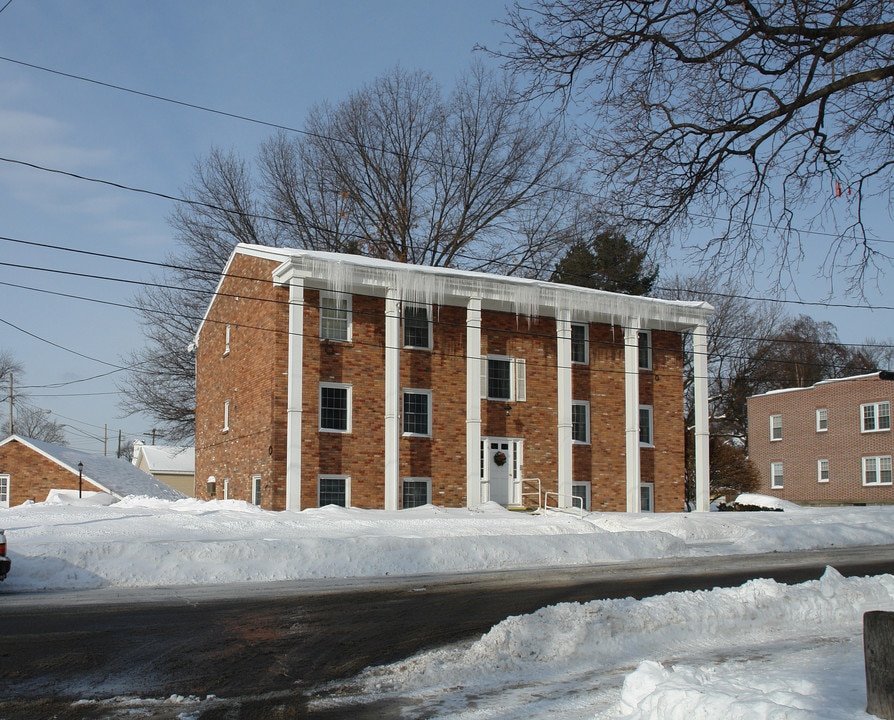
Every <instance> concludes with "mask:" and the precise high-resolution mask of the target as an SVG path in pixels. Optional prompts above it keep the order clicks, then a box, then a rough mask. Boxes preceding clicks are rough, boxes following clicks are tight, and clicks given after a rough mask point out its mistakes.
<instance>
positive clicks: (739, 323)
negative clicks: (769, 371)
mask: <svg viewBox="0 0 894 720" xmlns="http://www.w3.org/2000/svg"><path fill="white" fill-rule="evenodd" d="M658 294H659V295H660V296H661V297H664V298H667V299H670V300H704V301H707V302H709V303H711V305H712V306H713V307H714V314H713V315H712V316H711V318H710V320H709V322H708V333H707V351H708V394H709V396H710V397H711V398H712V402H711V407H710V410H711V417H712V422H711V432H712V433H717V434H720V435H723V436H725V437H727V438H730V439H731V440H734V441H735V442H736V443H738V444H740V445H743V444H744V443H745V440H746V437H747V418H746V407H745V399H746V398H747V397H748V395H749V394H750V390H751V386H750V385H749V384H748V382H749V380H750V378H751V375H752V373H753V372H754V366H753V363H754V361H753V358H754V357H755V356H757V355H760V354H761V353H762V352H764V351H765V350H764V349H765V348H766V347H768V346H770V345H771V344H772V338H773V337H774V336H775V335H776V334H777V332H778V330H779V328H780V327H781V326H782V325H783V324H784V323H785V322H786V320H787V316H786V315H785V313H784V312H783V311H782V309H781V306H780V305H779V304H776V303H770V302H766V301H764V300H759V299H751V298H749V297H748V296H747V295H746V294H745V293H743V292H742V291H741V290H740V289H739V288H738V287H737V286H734V285H733V286H729V287H725V288H724V289H723V291H722V292H721V291H719V290H717V289H716V288H715V283H714V282H713V281H712V279H711V278H709V277H707V276H705V275H700V276H698V277H681V276H676V277H672V278H669V279H668V280H667V281H665V282H663V283H662V287H661V288H660V290H659V291H658ZM691 355H692V353H691V352H689V351H687V352H686V354H685V367H684V383H685V397H686V416H687V426H689V425H692V424H693V423H694V418H695V415H694V409H693V404H692V380H693V367H692V361H691Z"/></svg>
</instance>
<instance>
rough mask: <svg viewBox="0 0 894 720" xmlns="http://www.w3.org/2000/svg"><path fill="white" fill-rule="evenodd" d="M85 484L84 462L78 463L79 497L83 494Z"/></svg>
mask: <svg viewBox="0 0 894 720" xmlns="http://www.w3.org/2000/svg"><path fill="white" fill-rule="evenodd" d="M83 484H84V463H82V462H79V463H78V497H82V496H83V489H82V488H83Z"/></svg>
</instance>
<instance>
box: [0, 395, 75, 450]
mask: <svg viewBox="0 0 894 720" xmlns="http://www.w3.org/2000/svg"><path fill="white" fill-rule="evenodd" d="M2 432H3V434H4V435H9V434H10V432H9V421H8V420H7V421H6V422H5V423H3V427H2ZM15 433H16V435H20V436H21V437H26V438H31V439H32V440H43V441H44V442H50V443H56V444H57V445H64V444H65V431H64V430H63V429H62V425H61V424H60V423H57V422H56V421H55V420H53V419H51V418H50V413H49V411H47V410H44V409H42V408H37V407H31V406H28V405H23V404H21V403H19V404H18V405H16V415H15Z"/></svg>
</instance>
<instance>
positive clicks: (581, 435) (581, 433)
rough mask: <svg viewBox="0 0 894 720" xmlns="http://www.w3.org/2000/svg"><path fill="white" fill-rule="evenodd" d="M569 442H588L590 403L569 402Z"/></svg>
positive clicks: (582, 401)
mask: <svg viewBox="0 0 894 720" xmlns="http://www.w3.org/2000/svg"><path fill="white" fill-rule="evenodd" d="M571 440H572V442H575V443H588V442H590V403H589V402H587V401H585V400H572V401H571Z"/></svg>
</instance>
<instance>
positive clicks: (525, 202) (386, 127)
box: [261, 65, 578, 274]
mask: <svg viewBox="0 0 894 720" xmlns="http://www.w3.org/2000/svg"><path fill="white" fill-rule="evenodd" d="M515 94H516V93H515V90H514V88H513V86H512V84H511V83H510V82H509V81H508V80H507V79H506V78H504V77H495V76H494V75H492V74H490V73H488V72H487V71H486V70H484V69H483V67H481V66H480V65H476V66H474V67H473V68H472V69H471V71H470V72H469V73H468V74H467V75H465V76H464V77H463V78H461V79H460V81H459V82H458V84H457V86H456V88H455V89H454V91H453V93H452V94H451V95H450V96H449V97H446V98H444V97H442V94H441V90H440V88H439V87H438V85H437V84H436V83H435V82H434V81H433V80H432V79H431V77H430V76H428V75H427V74H425V73H423V72H421V71H416V72H408V71H404V70H402V69H400V68H396V69H394V70H392V71H391V72H390V73H388V74H386V75H384V76H383V77H381V78H379V79H378V80H376V81H375V82H374V83H373V84H372V85H369V86H367V87H364V88H363V89H361V90H359V91H357V92H355V93H353V94H352V95H351V96H350V97H348V99H347V100H345V101H344V102H342V103H340V104H339V105H337V106H335V107H331V106H329V105H325V104H324V105H321V106H318V107H317V108H315V109H314V110H313V111H312V112H311V114H310V117H309V119H308V122H307V124H306V132H305V133H304V134H302V135H299V136H288V135H286V134H284V133H281V134H279V135H277V136H275V137H273V138H272V139H271V140H269V141H268V142H267V143H266V144H265V145H264V147H263V149H262V152H261V169H262V172H263V175H264V178H265V181H266V183H265V187H264V191H265V193H266V197H267V202H268V209H269V214H270V215H273V216H274V217H277V218H281V219H282V220H284V221H285V224H284V232H285V233H287V236H288V241H287V244H289V245H291V246H297V247H310V248H314V249H323V250H334V251H342V252H344V251H347V252H356V253H360V254H363V255H368V256H371V257H378V258H387V259H391V260H398V261H401V262H409V263H413V264H416V265H437V266H449V267H464V268H474V269H490V270H497V271H499V272H503V273H507V272H508V273H509V274H512V273H518V272H526V273H530V270H529V269H528V268H530V267H531V266H532V265H533V266H534V267H535V268H538V269H543V268H545V267H546V266H547V264H548V263H550V262H551V261H553V260H554V259H555V257H556V255H557V253H558V252H559V251H560V250H561V245H562V243H561V239H560V238H559V236H558V230H559V229H560V228H561V227H563V226H564V225H565V224H567V223H568V222H569V221H570V211H571V210H573V209H574V208H575V207H576V203H577V200H578V198H577V196H576V195H575V194H573V193H572V191H573V190H576V189H578V186H577V184H576V182H577V178H576V176H575V175H574V174H573V173H572V172H570V162H571V160H572V159H573V154H572V153H573V147H572V145H571V144H570V143H569V141H568V139H567V138H566V136H565V134H564V132H563V128H562V125H561V123H555V122H549V121H546V120H544V119H541V118H539V117H538V115H537V114H535V113H534V112H532V111H531V110H529V109H527V108H526V106H524V105H519V104H518V103H516V102H514V100H513V98H514V96H515Z"/></svg>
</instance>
